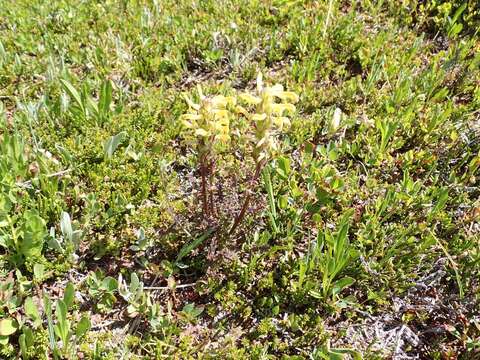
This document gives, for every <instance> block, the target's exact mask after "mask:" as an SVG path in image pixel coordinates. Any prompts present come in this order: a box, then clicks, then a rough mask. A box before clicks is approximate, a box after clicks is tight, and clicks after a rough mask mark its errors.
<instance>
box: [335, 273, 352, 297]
mask: <svg viewBox="0 0 480 360" xmlns="http://www.w3.org/2000/svg"><path fill="white" fill-rule="evenodd" d="M354 283H355V279H353V278H351V277H348V276H345V277H344V278H341V279H340V280H337V281H336V282H335V283H334V284H333V287H332V295H333V296H335V295H337V294H339V293H340V292H341V291H342V290H343V289H345V288H347V287H348V286H351V285H353V284H354Z"/></svg>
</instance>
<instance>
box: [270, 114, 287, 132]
mask: <svg viewBox="0 0 480 360" xmlns="http://www.w3.org/2000/svg"><path fill="white" fill-rule="evenodd" d="M272 120H273V123H274V124H275V126H277V127H278V128H279V130H282V129H283V128H284V127H288V126H290V119H289V118H287V117H285V116H279V117H273V118H272Z"/></svg>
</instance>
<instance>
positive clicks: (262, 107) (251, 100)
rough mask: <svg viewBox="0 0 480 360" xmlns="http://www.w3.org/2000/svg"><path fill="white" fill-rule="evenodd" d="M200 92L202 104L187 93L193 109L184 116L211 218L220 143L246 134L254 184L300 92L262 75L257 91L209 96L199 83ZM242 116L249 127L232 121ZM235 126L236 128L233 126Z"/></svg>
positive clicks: (270, 156) (182, 119)
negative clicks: (268, 82)
mask: <svg viewBox="0 0 480 360" xmlns="http://www.w3.org/2000/svg"><path fill="white" fill-rule="evenodd" d="M197 91H198V96H199V102H198V103H196V102H194V101H193V100H192V99H191V98H189V97H188V96H186V95H185V100H186V102H187V104H188V106H189V109H188V111H187V113H185V114H183V115H182V116H181V118H180V119H181V121H182V123H183V125H184V127H185V128H186V130H187V132H188V133H190V134H191V135H193V138H194V141H195V143H196V145H197V156H198V164H199V172H200V175H201V178H202V183H201V185H202V190H201V197H202V199H203V201H202V202H203V211H204V216H205V217H206V218H210V216H211V215H214V214H215V194H214V186H213V180H214V169H215V161H216V156H215V155H216V154H215V152H216V150H217V146H220V145H223V146H228V144H229V143H230V138H231V135H232V134H235V135H236V136H241V137H243V138H244V139H245V140H247V143H250V144H251V146H252V147H251V156H252V158H253V160H254V161H255V165H256V168H255V172H254V175H253V176H252V180H251V181H252V184H253V183H254V182H255V180H256V178H257V177H258V176H259V174H260V172H261V170H262V168H263V166H264V165H265V164H266V163H267V161H268V160H270V159H271V158H272V157H273V156H274V155H275V151H276V150H277V147H278V146H277V142H276V138H277V136H278V135H279V134H281V132H282V131H283V130H284V128H286V127H288V126H289V125H290V119H289V118H288V115H290V114H292V113H293V112H294V111H295V105H293V104H294V103H296V102H297V101H298V95H297V94H295V93H294V92H291V91H285V90H284V89H283V86H282V85H280V84H277V85H273V86H264V84H263V79H262V74H259V75H258V77H257V88H256V90H255V92H253V93H242V94H238V95H236V96H222V95H216V96H205V95H204V94H203V92H202V89H201V87H200V86H197ZM241 118H244V119H246V120H247V127H246V128H242V129H240V127H237V126H233V125H232V124H236V122H231V120H232V119H241ZM232 126H233V127H234V129H231V127H232ZM245 129H246V130H245ZM249 197H250V195H248V196H247V197H246V199H245V201H244V205H243V207H242V210H241V211H240V213H239V215H238V216H237V219H236V220H235V223H234V225H233V227H232V230H231V232H232V231H233V230H234V229H235V228H236V226H237V225H238V223H239V222H240V221H241V219H242V218H243V216H244V214H245V212H246V209H247V207H248V203H249Z"/></svg>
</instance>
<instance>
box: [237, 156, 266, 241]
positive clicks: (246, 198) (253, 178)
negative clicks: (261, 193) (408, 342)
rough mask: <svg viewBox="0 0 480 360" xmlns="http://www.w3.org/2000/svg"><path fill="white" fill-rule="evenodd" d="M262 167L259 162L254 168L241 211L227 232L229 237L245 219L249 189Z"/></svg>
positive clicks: (262, 163)
mask: <svg viewBox="0 0 480 360" xmlns="http://www.w3.org/2000/svg"><path fill="white" fill-rule="evenodd" d="M263 165H264V162H263V161H260V162H258V163H257V166H256V168H255V173H254V175H253V177H252V179H251V180H250V188H249V189H247V195H245V199H244V200H243V205H242V209H241V210H240V212H239V213H238V215H237V217H236V218H235V222H234V223H233V225H232V228H231V229H230V231H229V232H228V234H229V235H232V234H233V232H234V231H235V230H236V228H237V227H238V225H240V223H241V222H242V220H243V218H244V217H245V213H246V212H247V209H248V205H249V204H250V198H251V196H252V191H251V188H252V187H253V184H254V183H255V181H256V180H257V179H258V176H259V175H260V171H261V170H262V168H263Z"/></svg>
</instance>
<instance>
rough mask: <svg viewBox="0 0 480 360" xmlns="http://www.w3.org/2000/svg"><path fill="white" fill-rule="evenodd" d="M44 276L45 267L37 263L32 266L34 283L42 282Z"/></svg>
mask: <svg viewBox="0 0 480 360" xmlns="http://www.w3.org/2000/svg"><path fill="white" fill-rule="evenodd" d="M44 276H45V265H43V264H38V263H37V264H35V265H33V278H34V279H35V280H36V281H42V279H43V277H44Z"/></svg>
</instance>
